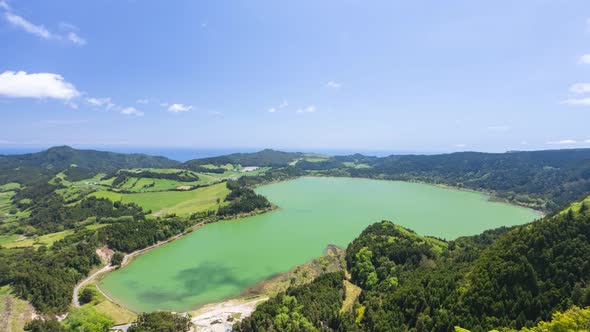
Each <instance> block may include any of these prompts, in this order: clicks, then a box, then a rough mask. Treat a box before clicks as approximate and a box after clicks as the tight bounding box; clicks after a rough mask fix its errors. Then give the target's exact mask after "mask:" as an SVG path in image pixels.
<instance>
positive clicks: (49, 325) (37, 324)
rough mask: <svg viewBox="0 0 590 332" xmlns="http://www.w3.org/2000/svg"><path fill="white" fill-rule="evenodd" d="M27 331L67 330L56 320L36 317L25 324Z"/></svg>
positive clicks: (56, 331)
mask: <svg viewBox="0 0 590 332" xmlns="http://www.w3.org/2000/svg"><path fill="white" fill-rule="evenodd" d="M25 331H29V332H66V329H65V327H63V326H61V325H60V324H59V322H58V321H56V320H40V319H34V320H32V321H30V322H28V323H27V324H26V325H25Z"/></svg>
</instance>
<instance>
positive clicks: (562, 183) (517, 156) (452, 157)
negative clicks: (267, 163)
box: [297, 149, 590, 211]
mask: <svg viewBox="0 0 590 332" xmlns="http://www.w3.org/2000/svg"><path fill="white" fill-rule="evenodd" d="M331 160H333V161H336V162H344V161H354V162H362V163H364V164H367V165H368V166H370V167H368V168H346V167H344V166H338V164H333V163H331V162H330V163H328V162H324V164H326V166H327V167H333V168H326V169H324V172H325V173H326V174H337V175H339V176H352V177H369V178H379V179H388V180H401V181H421V182H428V183H441V184H447V185H452V186H458V187H465V188H470V189H476V190H489V191H494V192H495V193H496V194H497V196H499V197H502V198H505V199H507V200H509V201H513V202H517V203H519V204H524V205H528V206H530V207H533V208H538V209H543V210H545V211H553V210H555V209H557V208H559V207H561V206H563V205H565V204H567V203H569V202H571V201H574V200H576V199H578V198H579V197H581V196H583V195H585V194H586V193H588V192H590V149H571V150H548V151H516V152H508V153H480V152H458V153H451V154H439V155H400V156H389V157H382V158H376V157H364V158H363V157H362V156H360V155H353V156H349V157H333V158H331ZM297 166H299V167H303V168H306V167H309V166H310V165H308V163H301V164H300V162H298V163H297ZM311 166H313V165H311ZM318 168H321V167H320V165H315V166H313V169H318Z"/></svg>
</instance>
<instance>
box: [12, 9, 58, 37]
mask: <svg viewBox="0 0 590 332" xmlns="http://www.w3.org/2000/svg"><path fill="white" fill-rule="evenodd" d="M4 17H5V18H6V20H7V21H8V22H9V23H10V24H12V25H14V26H15V27H18V28H21V29H23V30H24V31H26V32H28V33H30V34H33V35H35V36H37V37H41V38H43V39H50V38H52V37H53V35H52V34H51V32H49V30H47V29H45V27H44V26H42V25H35V24H33V23H31V22H29V21H27V20H26V19H24V18H23V17H20V16H18V15H14V14H13V13H10V12H6V13H4Z"/></svg>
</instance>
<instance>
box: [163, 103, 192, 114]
mask: <svg viewBox="0 0 590 332" xmlns="http://www.w3.org/2000/svg"><path fill="white" fill-rule="evenodd" d="M192 108H193V107H192V106H190V105H183V104H172V105H170V107H168V112H172V113H178V112H187V111H190V110H191V109H192Z"/></svg>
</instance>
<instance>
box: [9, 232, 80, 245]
mask: <svg viewBox="0 0 590 332" xmlns="http://www.w3.org/2000/svg"><path fill="white" fill-rule="evenodd" d="M73 233H74V231H73V230H67V231H62V232H57V233H50V234H46V235H41V236H38V237H30V238H25V239H22V240H18V239H19V237H18V235H17V238H16V241H14V242H7V243H3V244H2V246H3V247H4V248H18V247H40V246H42V245H44V246H50V245H52V244H53V243H54V242H55V241H59V240H61V239H63V238H64V237H66V236H68V235H70V234H73ZM9 236H12V235H9Z"/></svg>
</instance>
